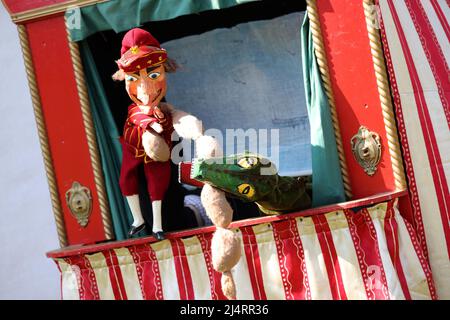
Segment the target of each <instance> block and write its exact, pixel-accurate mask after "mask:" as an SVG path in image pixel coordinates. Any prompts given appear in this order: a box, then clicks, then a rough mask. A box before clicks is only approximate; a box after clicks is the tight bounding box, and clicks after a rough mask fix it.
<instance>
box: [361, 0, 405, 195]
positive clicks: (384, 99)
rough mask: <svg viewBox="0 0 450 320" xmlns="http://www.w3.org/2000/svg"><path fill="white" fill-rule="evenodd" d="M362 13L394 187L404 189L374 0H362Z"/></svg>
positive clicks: (401, 159)
mask: <svg viewBox="0 0 450 320" xmlns="http://www.w3.org/2000/svg"><path fill="white" fill-rule="evenodd" d="M363 5H364V14H365V16H366V25H367V31H368V35H369V40H370V49H371V53H372V58H373V64H374V68H375V75H376V78H377V86H378V93H379V95H380V101H381V110H382V114H383V120H384V126H385V129H386V136H387V142H388V148H389V154H390V155H391V162H392V170H393V173H394V181H395V189H396V190H404V189H406V187H407V186H406V179H405V170H404V168H403V158H402V154H401V151H400V143H399V139H398V133H397V125H396V123H395V116H394V107H393V104H392V98H391V89H390V86H389V81H388V75H387V71H386V61H385V60H384V53H383V47H382V42H381V36H380V31H379V30H378V29H376V27H375V25H376V24H374V21H373V19H374V5H375V3H374V1H373V0H363Z"/></svg>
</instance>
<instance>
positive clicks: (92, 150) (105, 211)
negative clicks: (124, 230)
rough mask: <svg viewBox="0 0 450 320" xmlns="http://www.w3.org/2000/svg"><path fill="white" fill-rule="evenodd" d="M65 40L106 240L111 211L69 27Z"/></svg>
mask: <svg viewBox="0 0 450 320" xmlns="http://www.w3.org/2000/svg"><path fill="white" fill-rule="evenodd" d="M66 30H67V42H68V44H69V50H70V57H71V59H72V64H73V70H74V76H75V81H76V84H77V91H78V97H79V99H80V107H81V114H82V117H83V124H84V128H85V131H86V139H87V143H88V147H89V155H90V157H91V165H92V170H93V173H94V181H95V186H96V189H97V195H98V200H99V204H100V212H101V216H102V222H103V229H104V232H105V236H106V238H107V239H108V240H111V239H114V232H113V228H112V222H111V213H110V210H109V204H108V199H107V196H106V188H105V181H104V177H103V172H102V167H101V161H100V156H99V152H98V145H97V138H96V135H95V128H94V123H93V121H92V114H91V108H90V105H89V95H88V92H87V87H86V82H85V76H84V70H83V64H82V63H81V58H80V49H79V47H78V43H76V42H72V41H71V39H70V33H69V29H68V28H67V21H66Z"/></svg>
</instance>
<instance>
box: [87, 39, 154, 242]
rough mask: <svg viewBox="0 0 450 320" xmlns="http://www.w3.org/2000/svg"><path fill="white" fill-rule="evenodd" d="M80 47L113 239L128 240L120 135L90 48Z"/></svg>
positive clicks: (129, 220) (131, 220)
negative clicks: (122, 187) (121, 187)
mask: <svg viewBox="0 0 450 320" xmlns="http://www.w3.org/2000/svg"><path fill="white" fill-rule="evenodd" d="M79 45H80V54H81V58H82V60H83V66H84V72H85V78H86V84H87V87H88V93H89V101H90V105H91V112H92V117H93V121H94V126H95V132H96V136H97V142H98V146H99V151H100V158H101V161H102V168H103V175H104V177H105V185H106V192H107V195H108V201H109V206H110V209H111V216H112V219H111V220H112V223H113V227H114V232H115V235H116V240H124V239H127V238H128V235H127V232H128V230H129V228H130V226H131V224H132V223H133V218H132V215H131V212H130V209H129V208H128V204H127V202H126V199H125V197H123V196H122V193H121V192H120V188H119V174H120V166H121V163H122V148H121V145H120V142H119V135H120V134H119V132H118V130H117V127H116V124H115V122H114V119H113V116H112V114H111V111H110V107H109V104H108V100H107V98H106V96H105V90H104V88H103V84H102V82H101V79H100V77H99V74H98V71H97V67H96V65H95V61H94V58H93V57H92V53H91V50H90V48H89V45H88V44H87V42H86V41H81V42H80V43H79ZM144 232H145V231H144Z"/></svg>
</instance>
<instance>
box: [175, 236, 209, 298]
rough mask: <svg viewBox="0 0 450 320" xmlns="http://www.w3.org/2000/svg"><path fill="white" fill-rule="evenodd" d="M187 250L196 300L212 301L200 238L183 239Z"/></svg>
mask: <svg viewBox="0 0 450 320" xmlns="http://www.w3.org/2000/svg"><path fill="white" fill-rule="evenodd" d="M181 241H182V242H183V245H184V248H185V254H186V260H187V263H188V266H189V272H190V274H191V280H192V288H193V293H194V299H195V300H211V299H212V296H211V282H210V277H209V270H208V269H212V268H211V266H210V267H209V268H208V266H207V265H206V261H205V257H204V253H203V250H202V245H201V242H200V240H199V237H191V238H187V239H181Z"/></svg>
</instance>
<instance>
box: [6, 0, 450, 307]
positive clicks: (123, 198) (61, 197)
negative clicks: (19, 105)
mask: <svg viewBox="0 0 450 320" xmlns="http://www.w3.org/2000/svg"><path fill="white" fill-rule="evenodd" d="M3 4H4V6H5V7H6V8H7V10H8V12H9V13H10V15H11V19H12V20H13V21H14V22H15V23H16V24H17V28H18V33H19V36H20V41H21V45H22V49H23V56H24V64H25V66H26V71H27V76H28V81H29V87H30V91H31V97H32V103H33V107H34V112H35V118H36V123H37V127H38V132H39V138H40V143H41V147H42V154H43V158H44V162H45V169H46V173H47V178H48V184H49V190H50V195H51V200H52V206H53V214H54V217H55V224H56V227H57V231H58V236H59V241H60V245H61V247H60V248H58V249H57V248H55V250H54V251H51V252H48V253H47V256H48V258H50V259H53V260H54V261H55V264H56V267H57V268H58V269H59V271H60V273H61V294H62V299H195V300H204V299H214V300H217V299H238V300H240V299H252V300H253V299H255V300H264V299H287V300H291V299H339V300H340V299H407V300H410V299H449V298H450V192H449V187H448V186H449V183H450V181H449V177H450V134H449V128H450V109H449V108H450V107H449V103H450V80H449V76H448V75H449V74H450V72H449V62H450V41H449V40H450V27H449V20H450V4H449V2H448V1H445V0H431V1H419V0H399V1H394V0H357V1H355V0H345V1H344V0H320V1H318V0H306V1H298V0H282V1H270V0H262V1H252V0H221V1H213V0H202V1H195V0H186V1H175V0H164V1H163V0H140V1H137V0H136V1H135V0H127V1H125V0H103V1H102V0H79V1H72V0H39V1H25V0H3ZM113 78H114V79H113ZM242 137H244V138H242ZM230 141H232V143H230ZM254 141H257V143H256V145H252V143H253V142H254ZM265 150H270V151H269V152H264V151H265ZM212 160H215V161H212ZM219 160H220V161H219ZM274 169H276V170H274ZM263 172H266V173H263ZM49 214H51V213H50V212H49ZM43 254H44V253H43Z"/></svg>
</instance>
